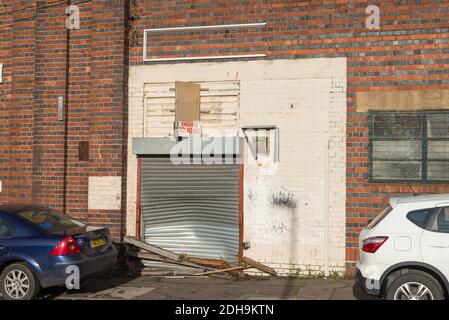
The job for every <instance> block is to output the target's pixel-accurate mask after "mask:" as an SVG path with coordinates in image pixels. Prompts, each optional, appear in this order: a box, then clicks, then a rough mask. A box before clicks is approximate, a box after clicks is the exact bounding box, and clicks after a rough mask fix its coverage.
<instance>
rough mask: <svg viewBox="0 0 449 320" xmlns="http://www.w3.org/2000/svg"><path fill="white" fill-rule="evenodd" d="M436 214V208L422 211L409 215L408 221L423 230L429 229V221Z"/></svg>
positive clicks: (412, 212) (411, 212)
mask: <svg viewBox="0 0 449 320" xmlns="http://www.w3.org/2000/svg"><path fill="white" fill-rule="evenodd" d="M434 214H435V208H428V209H421V210H415V211H410V212H409V213H407V219H409V220H410V221H411V222H413V223H414V224H416V225H417V226H418V227H420V228H422V229H428V225H429V221H430V219H431V218H432V217H433V216H434Z"/></svg>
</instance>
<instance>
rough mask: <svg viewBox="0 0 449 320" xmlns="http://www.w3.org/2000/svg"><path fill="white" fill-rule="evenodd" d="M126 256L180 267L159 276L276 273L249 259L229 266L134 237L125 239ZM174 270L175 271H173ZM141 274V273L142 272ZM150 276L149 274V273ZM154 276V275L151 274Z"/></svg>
mask: <svg viewBox="0 0 449 320" xmlns="http://www.w3.org/2000/svg"><path fill="white" fill-rule="evenodd" d="M124 242H125V244H126V245H127V248H126V256H127V257H128V258H131V259H133V260H134V261H139V262H144V261H145V262H153V263H158V264H160V265H161V266H166V267H167V268H165V269H167V270H168V269H170V266H175V267H180V268H175V269H174V270H170V271H168V272H169V273H167V271H166V272H165V273H160V275H169V274H170V275H175V276H176V275H184V276H185V275H189V276H219V277H235V278H239V277H243V270H247V269H257V270H259V271H262V272H264V273H267V274H270V275H272V276H277V274H276V271H275V270H274V269H272V268H270V267H268V266H265V265H263V264H261V263H259V262H257V261H254V260H252V259H250V258H247V257H243V258H242V259H241V263H240V264H239V265H231V264H230V263H228V262H227V261H225V260H223V259H204V258H195V257H190V256H188V255H187V254H177V253H174V252H172V251H169V250H165V249H162V248H160V247H158V246H155V245H152V244H149V243H146V242H142V241H140V240H137V239H136V238H134V237H125V239H124ZM175 270H176V271H175ZM142 273H143V272H142ZM150 274H151V273H150ZM152 274H155V273H152Z"/></svg>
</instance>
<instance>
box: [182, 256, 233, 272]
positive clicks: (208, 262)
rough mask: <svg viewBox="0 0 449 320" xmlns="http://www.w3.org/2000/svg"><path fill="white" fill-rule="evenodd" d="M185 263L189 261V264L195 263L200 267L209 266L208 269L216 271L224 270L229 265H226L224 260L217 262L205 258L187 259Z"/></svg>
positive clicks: (216, 260)
mask: <svg viewBox="0 0 449 320" xmlns="http://www.w3.org/2000/svg"><path fill="white" fill-rule="evenodd" d="M186 261H189V262H192V263H196V264H200V265H205V266H209V267H212V268H217V269H220V268H221V269H224V268H226V267H228V266H229V264H228V263H226V262H225V261H224V260H218V259H206V258H193V257H187V258H186ZM229 267H230V266H229Z"/></svg>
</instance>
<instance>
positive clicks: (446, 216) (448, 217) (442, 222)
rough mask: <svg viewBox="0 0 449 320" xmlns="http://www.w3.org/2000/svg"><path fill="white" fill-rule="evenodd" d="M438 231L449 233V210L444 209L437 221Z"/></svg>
mask: <svg viewBox="0 0 449 320" xmlns="http://www.w3.org/2000/svg"><path fill="white" fill-rule="evenodd" d="M437 225H438V231H439V232H444V233H449V208H443V210H441V212H440V214H439V215H438V219H437Z"/></svg>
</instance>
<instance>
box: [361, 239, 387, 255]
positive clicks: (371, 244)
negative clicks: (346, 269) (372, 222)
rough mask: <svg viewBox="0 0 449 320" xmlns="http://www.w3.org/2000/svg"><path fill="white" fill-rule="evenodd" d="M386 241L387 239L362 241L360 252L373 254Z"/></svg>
mask: <svg viewBox="0 0 449 320" xmlns="http://www.w3.org/2000/svg"><path fill="white" fill-rule="evenodd" d="M387 240H388V237H372V238H367V239H365V240H363V241H362V251H364V252H368V253H375V252H376V251H377V250H378V249H379V248H380V247H381V246H382V245H383V244H384V243H385V241H387Z"/></svg>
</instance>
